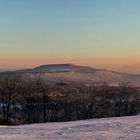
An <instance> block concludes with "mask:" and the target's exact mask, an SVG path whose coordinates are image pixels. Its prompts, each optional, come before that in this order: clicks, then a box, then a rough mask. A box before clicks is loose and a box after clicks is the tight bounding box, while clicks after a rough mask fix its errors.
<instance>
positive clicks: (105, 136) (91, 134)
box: [0, 116, 140, 140]
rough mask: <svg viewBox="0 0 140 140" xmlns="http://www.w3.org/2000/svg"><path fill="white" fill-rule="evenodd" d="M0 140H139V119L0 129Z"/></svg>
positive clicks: (116, 119) (87, 121) (136, 117)
mask: <svg viewBox="0 0 140 140" xmlns="http://www.w3.org/2000/svg"><path fill="white" fill-rule="evenodd" d="M0 140H140V116H135V117H122V118H108V119H94V120H85V121H75V122H67V123H46V124H33V125H24V126H16V127H0Z"/></svg>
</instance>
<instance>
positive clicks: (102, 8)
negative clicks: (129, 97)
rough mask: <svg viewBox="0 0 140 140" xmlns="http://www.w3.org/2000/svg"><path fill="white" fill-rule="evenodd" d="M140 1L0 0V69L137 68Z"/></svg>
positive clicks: (139, 69) (137, 70)
mask: <svg viewBox="0 0 140 140" xmlns="http://www.w3.org/2000/svg"><path fill="white" fill-rule="evenodd" d="M139 37H140V1H139V0H0V70H7V69H19V68H30V67H34V66H38V65H42V64H51V63H74V64H80V65H89V66H92V67H96V68H106V69H111V70H117V71H123V72H133V73H140V38H139Z"/></svg>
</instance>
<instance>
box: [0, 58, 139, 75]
mask: <svg viewBox="0 0 140 140" xmlns="http://www.w3.org/2000/svg"><path fill="white" fill-rule="evenodd" d="M138 60H140V59H138V58H137V59H135V60H134V59H131V58H112V59H111V58H106V59H103V58H102V59H101V58H94V59H10V60H8V59H0V70H15V69H24V68H34V67H36V66H40V65H47V64H62V63H72V64H75V65H84V66H90V67H94V68H101V69H108V70H114V71H121V72H130V73H140V71H139V69H140V61H138Z"/></svg>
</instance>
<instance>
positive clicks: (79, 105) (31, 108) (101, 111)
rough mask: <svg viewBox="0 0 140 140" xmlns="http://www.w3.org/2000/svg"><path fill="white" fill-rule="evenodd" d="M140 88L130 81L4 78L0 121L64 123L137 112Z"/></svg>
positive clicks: (1, 89) (0, 92) (139, 109)
mask: <svg viewBox="0 0 140 140" xmlns="http://www.w3.org/2000/svg"><path fill="white" fill-rule="evenodd" d="M139 93H140V89H139V88H136V87H133V86H131V85H130V84H129V83H127V82H121V83H120V84H119V86H117V87H113V86H112V87H111V86H108V85H106V84H93V85H83V84H66V83H57V84H56V83H54V84H52V83H51V84H50V83H47V82H45V81H43V80H42V79H40V78H37V79H36V80H33V81H28V82H24V81H22V80H19V79H18V78H16V77H2V78H0V124H4V125H18V124H31V123H44V122H64V121H74V120H82V119H92V118H101V117H116V116H117V117H120V116H130V115H136V114H137V113H139V111H140V96H139Z"/></svg>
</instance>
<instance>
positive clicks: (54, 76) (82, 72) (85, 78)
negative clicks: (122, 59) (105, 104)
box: [1, 64, 140, 86]
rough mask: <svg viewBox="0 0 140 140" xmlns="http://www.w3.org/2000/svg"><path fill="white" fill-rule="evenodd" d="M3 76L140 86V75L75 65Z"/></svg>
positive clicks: (23, 71)
mask: <svg viewBox="0 0 140 140" xmlns="http://www.w3.org/2000/svg"><path fill="white" fill-rule="evenodd" d="M2 74H18V76H22V77H23V79H28V80H30V79H33V78H36V77H37V74H39V75H40V77H41V78H43V79H44V80H46V81H49V82H52V81H53V82H54V81H56V82H59V81H63V82H78V83H85V84H87V83H90V84H93V83H99V82H105V83H107V84H109V85H117V84H118V83H119V82H122V81H126V82H129V83H131V84H132V85H135V86H140V75H136V74H128V73H121V72H115V71H109V70H106V69H95V68H92V67H88V66H79V65H74V64H49V65H41V66H38V67H35V68H33V69H23V70H17V71H13V72H3V73H1V75H2Z"/></svg>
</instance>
